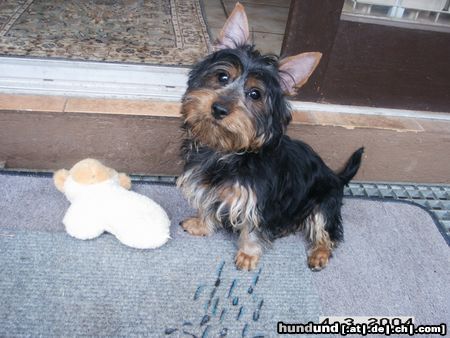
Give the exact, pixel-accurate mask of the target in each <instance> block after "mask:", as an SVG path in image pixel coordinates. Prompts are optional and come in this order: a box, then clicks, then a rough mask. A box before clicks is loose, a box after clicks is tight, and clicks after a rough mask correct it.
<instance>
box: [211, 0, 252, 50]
mask: <svg viewBox="0 0 450 338" xmlns="http://www.w3.org/2000/svg"><path fill="white" fill-rule="evenodd" d="M249 37H250V33H249V29H248V20H247V14H245V10H244V6H242V5H241V4H240V3H239V2H238V3H236V6H235V7H234V9H233V11H232V12H231V14H230V16H229V17H228V19H227V21H226V22H225V25H224V26H223V28H222V30H221V31H220V34H219V37H218V39H217V41H216V44H215V49H216V50H219V49H225V48H236V47H239V46H242V45H245V44H246V43H247V42H248V40H249Z"/></svg>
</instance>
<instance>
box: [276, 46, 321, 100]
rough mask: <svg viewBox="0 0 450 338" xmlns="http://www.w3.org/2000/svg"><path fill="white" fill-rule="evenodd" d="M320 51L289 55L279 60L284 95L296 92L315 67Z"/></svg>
mask: <svg viewBox="0 0 450 338" xmlns="http://www.w3.org/2000/svg"><path fill="white" fill-rule="evenodd" d="M321 57H322V53H319V52H311V53H302V54H297V55H294V56H289V57H287V58H284V59H282V60H281V61H280V65H279V68H278V69H279V71H280V76H281V87H282V88H283V91H284V93H285V94H286V95H295V94H297V91H298V89H299V88H300V87H301V86H303V85H304V84H305V83H306V81H308V79H309V77H310V76H311V74H312V72H313V71H314V69H316V67H317V65H318V64H319V61H320V59H321Z"/></svg>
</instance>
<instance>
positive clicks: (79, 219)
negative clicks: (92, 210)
mask: <svg viewBox="0 0 450 338" xmlns="http://www.w3.org/2000/svg"><path fill="white" fill-rule="evenodd" d="M72 207H73V205H72V206H71V207H70V208H69V210H67V213H66V216H64V219H63V223H64V225H65V226H66V231H67V233H68V234H69V235H70V236H72V237H75V238H78V239H92V238H95V237H98V236H100V235H101V234H102V233H103V231H104V227H102V223H101V222H99V220H97V219H96V217H92V216H91V215H89V214H86V213H83V211H84V210H75V209H73V208H72ZM80 211H81V212H80Z"/></svg>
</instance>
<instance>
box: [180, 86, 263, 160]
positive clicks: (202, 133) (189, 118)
mask: <svg viewBox="0 0 450 338" xmlns="http://www.w3.org/2000/svg"><path fill="white" fill-rule="evenodd" d="M215 98H216V95H215V92H214V91H212V90H196V91H192V92H189V93H188V94H186V96H185V97H184V98H183V104H182V109H181V114H182V115H183V116H184V120H185V124H186V127H187V128H188V130H189V132H190V134H191V137H192V138H194V139H195V140H197V141H199V142H200V143H201V144H204V145H206V146H208V147H210V148H212V149H214V150H217V151H224V152H235V151H242V150H253V149H255V148H258V147H260V143H261V141H260V140H259V138H258V137H256V128H255V126H254V122H253V121H252V120H251V118H250V117H249V115H250V114H249V113H248V112H247V111H245V109H244V108H243V107H240V106H237V107H235V108H234V109H233V110H232V111H231V112H230V114H229V115H228V116H226V117H224V118H223V119H220V120H218V119H215V118H214V117H213V116H212V114H211V105H212V103H213V102H214V100H215Z"/></svg>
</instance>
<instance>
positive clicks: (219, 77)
mask: <svg viewBox="0 0 450 338" xmlns="http://www.w3.org/2000/svg"><path fill="white" fill-rule="evenodd" d="M229 79H230V76H229V75H228V74H227V73H225V72H220V73H219V74H217V80H219V82H220V83H221V84H224V85H225V84H227V83H228V80H229Z"/></svg>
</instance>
